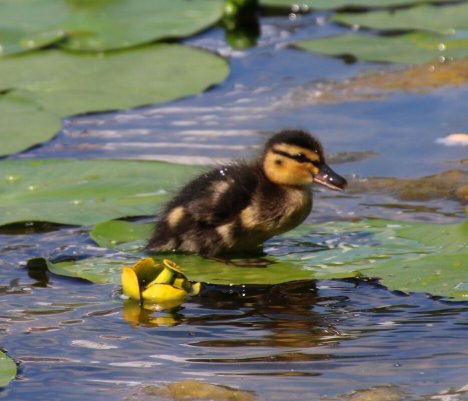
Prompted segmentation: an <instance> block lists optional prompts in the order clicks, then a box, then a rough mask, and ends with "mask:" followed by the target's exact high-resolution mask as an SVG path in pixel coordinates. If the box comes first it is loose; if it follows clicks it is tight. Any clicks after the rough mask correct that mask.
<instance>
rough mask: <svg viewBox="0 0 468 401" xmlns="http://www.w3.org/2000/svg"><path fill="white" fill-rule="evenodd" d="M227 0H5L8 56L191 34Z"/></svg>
mask: <svg viewBox="0 0 468 401" xmlns="http://www.w3.org/2000/svg"><path fill="white" fill-rule="evenodd" d="M222 10H223V1H222V0H197V1H190V0H171V1H153V0H106V1H89V0H22V1H16V0H6V1H5V0H4V1H2V12H1V13H0V26H1V27H2V30H1V31H0V33H1V35H0V38H1V39H0V48H1V49H3V54H14V53H18V52H21V51H27V50H32V49H37V48H40V47H43V46H46V45H48V44H51V43H55V42H59V43H60V45H62V46H64V47H68V48H71V49H74V50H98V51H102V50H110V49H120V48H126V47H131V46H136V45H139V44H143V43H148V42H152V41H156V40H161V39H167V38H170V39H173V38H180V37H185V36H190V35H192V34H194V33H197V32H199V31H201V30H203V29H205V28H207V27H209V26H211V25H213V24H214V23H216V21H218V20H219V19H220V18H221V16H222Z"/></svg>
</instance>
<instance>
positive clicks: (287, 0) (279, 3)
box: [261, 0, 451, 10]
mask: <svg viewBox="0 0 468 401" xmlns="http://www.w3.org/2000/svg"><path fill="white" fill-rule="evenodd" d="M430 2H431V0H301V1H300V2H298V1H296V0H261V4H262V5H264V6H270V7H291V6H294V5H297V4H301V5H302V6H304V5H305V6H307V7H310V8H312V9H315V10H334V9H340V8H376V7H394V6H404V5H411V4H418V3H430ZM438 2H439V3H444V2H447V3H450V2H451V0H440V1H438Z"/></svg>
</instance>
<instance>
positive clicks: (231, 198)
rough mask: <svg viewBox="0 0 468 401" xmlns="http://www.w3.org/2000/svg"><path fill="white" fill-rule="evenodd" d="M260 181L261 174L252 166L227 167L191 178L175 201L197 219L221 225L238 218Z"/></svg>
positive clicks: (205, 222)
mask: <svg viewBox="0 0 468 401" xmlns="http://www.w3.org/2000/svg"><path fill="white" fill-rule="evenodd" d="M257 184H258V174H257V171H256V170H255V169H254V168H253V167H250V166H244V165H236V166H229V167H224V168H220V169H216V170H212V171H210V172H209V173H206V174H203V175H202V176H200V177H198V178H197V179H195V180H194V181H192V182H191V183H190V184H189V185H187V186H186V187H185V188H184V189H183V190H182V191H181V193H180V194H179V196H178V197H177V200H176V201H177V203H178V204H179V205H180V206H183V207H185V208H186V210H187V211H188V213H189V214H190V216H191V217H192V218H193V219H194V220H196V221H198V222H200V223H204V224H209V225H220V224H224V223H227V222H229V221H232V220H233V219H235V218H236V217H237V216H238V215H239V213H240V212H241V211H242V210H243V209H244V208H246V207H247V206H248V205H249V204H250V202H251V200H252V196H253V194H254V192H255V189H256V187H257Z"/></svg>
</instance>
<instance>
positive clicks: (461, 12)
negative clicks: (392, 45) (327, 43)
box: [332, 3, 468, 34]
mask: <svg viewBox="0 0 468 401" xmlns="http://www.w3.org/2000/svg"><path fill="white" fill-rule="evenodd" d="M332 21H335V22H340V23H342V24H346V25H352V26H364V27H367V28H373V29H379V30H422V31H432V32H437V33H441V34H452V33H453V32H454V31H456V30H459V29H461V30H467V29H468V3H462V4H456V5H451V6H440V7H435V6H427V5H425V6H420V7H412V8H408V9H404V10H387V11H379V12H368V13H339V14H337V15H335V16H333V17H332Z"/></svg>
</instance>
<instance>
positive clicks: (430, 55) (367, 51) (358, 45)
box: [295, 32, 468, 64]
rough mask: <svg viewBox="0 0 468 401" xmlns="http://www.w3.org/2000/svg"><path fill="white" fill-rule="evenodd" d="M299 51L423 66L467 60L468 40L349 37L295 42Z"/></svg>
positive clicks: (424, 35)
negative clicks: (450, 60) (442, 61)
mask: <svg viewBox="0 0 468 401" xmlns="http://www.w3.org/2000/svg"><path fill="white" fill-rule="evenodd" d="M295 45H296V46H297V47H299V48H300V49H303V50H307V51H310V52H317V53H321V54H325V55H329V56H345V55H351V56H354V57H356V58H358V59H361V60H365V61H380V62H390V63H402V64H422V63H429V62H433V61H438V60H440V59H441V57H443V58H444V59H445V58H455V59H456V58H465V57H468V39H457V38H455V37H452V36H441V35H434V34H429V33H421V32H420V33H410V34H405V35H398V36H371V35H358V34H348V35H342V36H332V37H327V38H322V39H308V40H302V41H299V42H296V43H295Z"/></svg>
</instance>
